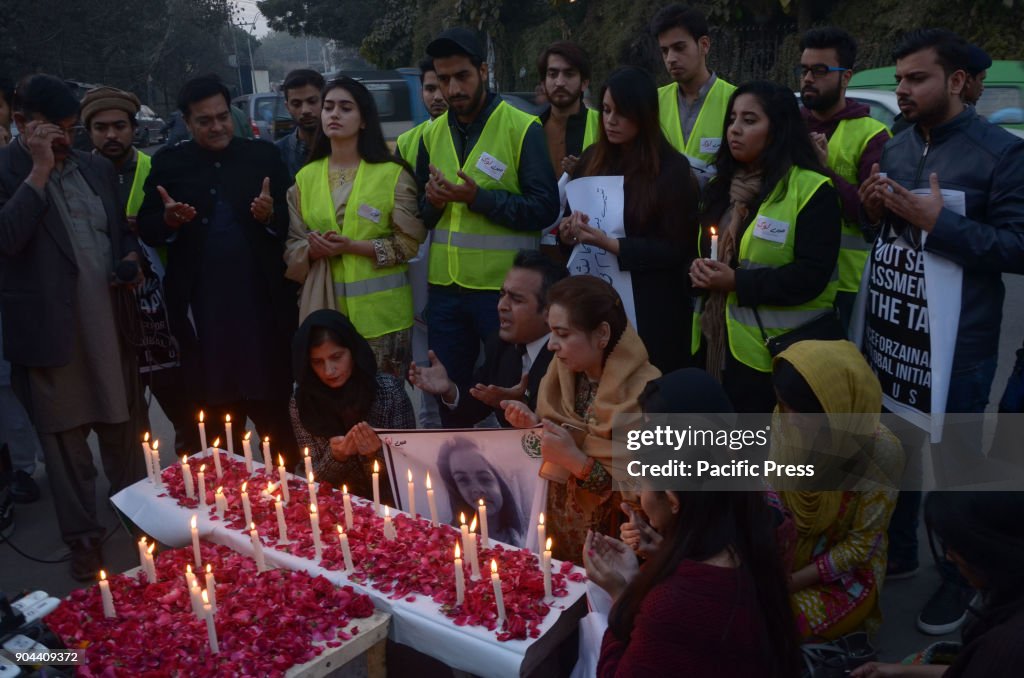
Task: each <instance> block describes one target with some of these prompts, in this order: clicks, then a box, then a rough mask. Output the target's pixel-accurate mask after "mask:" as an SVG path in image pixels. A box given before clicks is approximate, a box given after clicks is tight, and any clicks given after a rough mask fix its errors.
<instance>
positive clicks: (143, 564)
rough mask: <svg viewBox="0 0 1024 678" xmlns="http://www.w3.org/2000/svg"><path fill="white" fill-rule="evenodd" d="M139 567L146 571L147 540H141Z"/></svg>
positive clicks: (142, 538)
mask: <svg viewBox="0 0 1024 678" xmlns="http://www.w3.org/2000/svg"><path fill="white" fill-rule="evenodd" d="M138 547H139V567H140V568H142V570H143V572H145V570H146V538H145V537H140V538H139V543H138Z"/></svg>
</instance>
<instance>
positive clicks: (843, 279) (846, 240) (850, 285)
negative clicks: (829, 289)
mask: <svg viewBox="0 0 1024 678" xmlns="http://www.w3.org/2000/svg"><path fill="white" fill-rule="evenodd" d="M880 132H885V133H886V134H889V136H892V135H891V134H890V133H889V128H888V127H886V126H885V125H884V124H882V123H881V122H879V121H877V120H875V119H874V118H869V117H867V116H864V117H862V118H850V119H848V120H840V121H839V125H838V126H837V127H836V131H835V132H833V133H832V136H831V138H829V140H828V167H829V169H830V170H832V171H833V172H835V173H836V174H837V175H839V176H840V177H842V178H843V179H844V180H846V182H847V183H850V184H853V185H854V186H859V185H860V180H859V177H858V176H857V175H858V170H859V168H860V157H861V156H862V155H863V154H864V149H865V148H867V146H868V142H870V141H871V140H872V139H874V138H875V137H876V136H877V135H878V134H879V133H880ZM870 250H871V244H870V243H867V242H864V235H863V234H862V233H861V230H860V226H859V225H858V224H856V223H854V222H850V221H847V220H846V218H845V216H844V218H843V237H842V245H841V246H840V249H839V291H841V292H856V291H857V290H859V289H860V277H861V275H862V274H863V273H864V263H865V262H866V261H867V259H868V252H869V251H870Z"/></svg>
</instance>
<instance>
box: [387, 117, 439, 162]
mask: <svg viewBox="0 0 1024 678" xmlns="http://www.w3.org/2000/svg"><path fill="white" fill-rule="evenodd" d="M431 122H432V121H431V120H426V121H424V122H421V123H420V124H418V125H416V126H415V127H413V128H412V129H409V130H406V131H404V132H402V133H401V134H399V135H398V139H396V140H395V144H396V145H397V146H398V154H399V155H401V156H402V160H404V161H406V162H407V163H409V167H412V169H413V171H416V157H417V156H418V155H419V154H420V139H422V138H423V132H425V131H426V129H427V125H429V124H430V123H431Z"/></svg>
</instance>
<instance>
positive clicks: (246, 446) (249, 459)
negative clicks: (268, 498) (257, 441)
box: [242, 431, 252, 473]
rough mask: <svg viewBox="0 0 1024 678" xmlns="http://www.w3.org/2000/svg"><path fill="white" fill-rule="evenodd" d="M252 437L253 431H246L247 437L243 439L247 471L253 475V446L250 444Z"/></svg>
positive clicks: (243, 452)
mask: <svg viewBox="0 0 1024 678" xmlns="http://www.w3.org/2000/svg"><path fill="white" fill-rule="evenodd" d="M251 435H252V431H246V432H245V437H244V438H242V454H244V455H245V470H246V472H247V473H252V445H251V444H250V443H249V437H250V436H251Z"/></svg>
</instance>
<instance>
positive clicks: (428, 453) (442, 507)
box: [380, 429, 547, 551]
mask: <svg viewBox="0 0 1024 678" xmlns="http://www.w3.org/2000/svg"><path fill="white" fill-rule="evenodd" d="M380 435H381V437H382V438H383V439H384V441H385V447H384V449H385V459H386V460H387V467H388V475H389V477H390V478H391V487H392V488H393V489H394V494H395V500H396V501H397V502H398V504H399V508H400V509H402V510H403V511H410V510H411V507H410V505H409V472H410V471H411V472H412V478H413V483H414V485H415V487H414V490H413V491H414V493H415V504H416V505H415V512H416V513H419V514H420V515H422V516H426V517H428V518H429V517H430V504H429V501H428V498H427V489H426V476H427V473H428V472H429V473H430V480H431V485H432V489H433V492H434V504H435V506H436V508H437V519H438V521H439V522H441V523H447V524H449V525H455V526H458V525H459V514H460V513H464V514H465V515H466V521H467V522H471V521H472V519H473V516H475V515H477V511H478V510H479V501H480V499H483V500H484V504H485V505H486V507H487V528H488V537H489V538H490V539H492V540H496V541H500V542H503V543H505V544H511V545H512V546H517V547H526V548H529V549H530V550H531V551H535V550H536V545H537V527H536V526H537V518H538V515H539V514H540V513H541V512H542V511H543V510H544V502H545V501H546V498H547V485H546V482H545V481H544V480H543V479H542V478H541V477H540V476H539V475H538V471H540V464H541V458H540V436H539V435H538V433H537V430H533V429H526V430H523V429H467V430H445V431H389V432H381V434H380Z"/></svg>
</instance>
